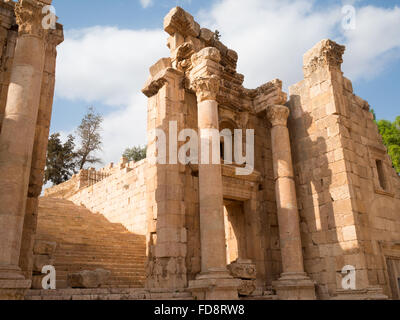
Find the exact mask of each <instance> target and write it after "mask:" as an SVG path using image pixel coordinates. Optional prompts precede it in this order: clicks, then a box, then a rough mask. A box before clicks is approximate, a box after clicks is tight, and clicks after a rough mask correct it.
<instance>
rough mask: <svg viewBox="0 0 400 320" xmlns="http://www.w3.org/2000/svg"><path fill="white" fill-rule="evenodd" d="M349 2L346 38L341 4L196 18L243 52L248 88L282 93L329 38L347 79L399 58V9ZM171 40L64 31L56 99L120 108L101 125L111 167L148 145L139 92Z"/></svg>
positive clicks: (225, 4)
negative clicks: (341, 49) (338, 46)
mask: <svg viewBox="0 0 400 320" xmlns="http://www.w3.org/2000/svg"><path fill="white" fill-rule="evenodd" d="M142 2H143V3H145V2H146V3H149V1H142ZM352 2H357V5H358V9H357V22H356V23H357V24H356V30H354V31H346V32H345V31H343V30H341V29H340V26H341V20H342V17H343V16H342V10H341V8H342V4H341V3H338V4H337V5H335V6H332V7H326V6H325V7H324V8H322V7H321V6H319V9H317V6H316V2H315V1H305V0H292V1H290V0H268V1H264V0H247V1H246V3H245V4H243V2H242V1H237V0H221V1H219V2H216V3H215V4H214V5H213V6H212V7H211V8H210V9H207V10H203V11H201V12H200V13H199V14H198V15H197V20H199V22H200V24H201V25H202V26H203V27H208V28H210V29H213V30H215V29H218V30H219V31H220V32H221V34H222V41H223V42H224V43H225V44H226V45H228V46H229V47H230V48H232V49H234V50H236V51H237V52H238V54H239V65H238V71H239V72H241V73H243V74H244V75H245V79H246V81H245V85H246V86H247V87H250V88H251V87H256V86H259V85H261V84H263V83H265V82H267V81H269V80H271V79H273V78H280V79H282V80H283V81H284V84H285V87H287V86H288V85H291V84H293V83H296V82H297V81H299V80H301V79H302V78H303V75H302V55H303V53H305V52H306V51H307V50H308V49H310V48H311V47H312V46H313V45H314V44H315V43H317V42H318V41H320V40H321V39H323V38H328V37H330V38H332V39H334V40H339V42H342V43H344V44H346V46H347V51H346V55H345V63H344V68H343V69H344V72H345V75H346V76H348V77H349V78H350V79H351V80H357V79H360V78H365V77H367V78H371V77H373V76H374V75H376V74H378V73H379V72H381V71H382V70H383V69H384V68H387V66H388V65H389V64H390V63H391V62H392V61H393V59H396V58H398V56H399V48H400V33H399V32H398V30H400V9H399V8H394V9H382V8H377V7H373V6H364V7H363V6H362V5H361V4H360V1H352ZM146 3H145V4H146ZM192 13H193V12H192ZM193 14H195V13H193ZM195 16H196V14H195ZM166 39H167V34H165V33H164V31H162V30H121V29H118V28H112V27H93V28H89V29H83V30H76V31H71V32H67V33H66V39H65V42H64V43H63V44H62V45H61V46H60V49H59V58H58V66H57V87H56V95H57V96H58V97H61V98H66V99H70V100H77V99H79V100H83V101H86V102H88V103H93V104H95V103H96V102H101V103H103V104H106V105H110V106H112V107H115V106H117V107H119V108H118V109H114V110H113V111H112V112H111V114H108V115H107V116H106V117H105V120H104V132H103V136H104V152H103V155H102V157H103V159H104V162H106V163H107V162H109V161H118V159H119V157H120V155H121V153H122V151H123V150H124V148H125V147H128V146H133V145H137V144H144V143H145V141H146V139H145V137H146V122H147V121H146V119H147V118H146V113H147V107H146V105H147V102H146V98H145V96H144V95H143V94H141V92H140V90H141V88H142V86H143V84H144V82H145V80H146V78H147V76H148V68H149V67H150V66H151V65H152V64H154V63H155V62H156V61H157V60H158V59H159V58H161V57H165V56H168V55H169V52H168V49H167V48H166V45H165V44H166ZM83 107H84V106H83Z"/></svg>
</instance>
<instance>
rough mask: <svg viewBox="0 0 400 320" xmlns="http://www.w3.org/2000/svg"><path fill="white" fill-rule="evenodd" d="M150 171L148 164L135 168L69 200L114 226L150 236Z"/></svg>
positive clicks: (127, 169)
mask: <svg viewBox="0 0 400 320" xmlns="http://www.w3.org/2000/svg"><path fill="white" fill-rule="evenodd" d="M146 168H147V162H146V160H143V161H141V162H138V163H136V164H135V165H134V166H133V168H129V167H126V168H122V169H120V170H118V172H116V173H115V174H113V175H111V176H109V177H107V178H105V179H104V180H102V181H100V182H98V183H96V184H94V185H92V186H89V187H86V188H83V189H81V190H79V191H78V192H77V193H75V194H74V195H73V196H71V197H69V198H68V200H71V201H72V202H74V203H75V204H77V205H83V206H85V207H86V208H88V209H89V210H90V211H92V212H96V213H100V214H102V215H104V216H105V217H106V218H107V219H108V220H109V221H110V222H112V223H121V224H122V225H124V226H125V227H126V228H127V229H128V230H129V231H130V232H132V233H135V234H139V235H146V234H147V215H146V204H145V201H146V185H145V172H146Z"/></svg>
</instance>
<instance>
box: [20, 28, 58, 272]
mask: <svg viewBox="0 0 400 320" xmlns="http://www.w3.org/2000/svg"><path fill="white" fill-rule="evenodd" d="M63 40H64V37H63V29H62V26H61V25H57V29H55V30H50V31H49V35H48V37H47V42H46V54H45V65H44V69H43V78H42V87H41V91H40V103H39V110H38V116H37V122H36V130H35V140H34V144H33V150H32V163H31V172H30V178H29V188H28V194H27V196H28V198H27V201H26V210H25V219H24V228H23V232H22V244H21V250H20V257H19V266H20V268H21V269H22V271H23V273H24V276H25V277H26V278H27V279H28V278H29V279H30V278H31V276H32V265H33V245H34V241H35V235H36V226H37V215H38V203H39V201H38V198H39V197H40V194H41V192H42V187H43V181H44V168H45V166H46V155H47V144H48V140H49V131H50V121H51V114H52V108H53V97H54V88H55V72H56V70H55V69H56V57H57V46H58V45H59V44H60V43H61V42H62V41H63Z"/></svg>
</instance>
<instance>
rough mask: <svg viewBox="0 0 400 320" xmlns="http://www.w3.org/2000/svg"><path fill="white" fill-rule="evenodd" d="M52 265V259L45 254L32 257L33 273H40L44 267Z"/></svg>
mask: <svg viewBox="0 0 400 320" xmlns="http://www.w3.org/2000/svg"><path fill="white" fill-rule="evenodd" d="M49 265H50V266H52V265H54V259H52V258H51V257H50V256H49V255H47V254H40V255H35V256H34V257H33V271H35V272H40V273H41V272H42V269H43V267H44V266H49Z"/></svg>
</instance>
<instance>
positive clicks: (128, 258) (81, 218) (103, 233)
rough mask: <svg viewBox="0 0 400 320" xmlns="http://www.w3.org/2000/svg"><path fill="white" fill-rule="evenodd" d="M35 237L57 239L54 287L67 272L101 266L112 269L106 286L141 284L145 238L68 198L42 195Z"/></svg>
mask: <svg viewBox="0 0 400 320" xmlns="http://www.w3.org/2000/svg"><path fill="white" fill-rule="evenodd" d="M37 239H42V240H48V241H54V242H57V249H56V252H55V254H54V258H55V268H56V270H57V286H58V287H59V288H63V287H64V288H65V287H66V286H67V281H66V280H67V275H68V274H69V273H73V272H77V271H81V270H94V269H98V268H103V269H106V270H110V271H111V277H110V279H109V281H108V282H107V283H106V284H105V285H104V286H106V287H125V288H126V287H143V286H144V282H145V280H146V274H145V263H146V239H145V237H144V236H141V235H135V234H132V233H130V232H129V231H128V230H127V229H126V228H125V227H124V226H122V225H121V224H115V223H111V222H109V221H108V220H107V219H106V218H105V217H104V216H103V215H101V214H97V213H92V212H91V211H89V210H87V209H86V208H84V207H81V206H77V205H75V204H74V203H72V202H70V201H68V200H61V199H53V198H41V199H40V201H39V214H38V231H37Z"/></svg>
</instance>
